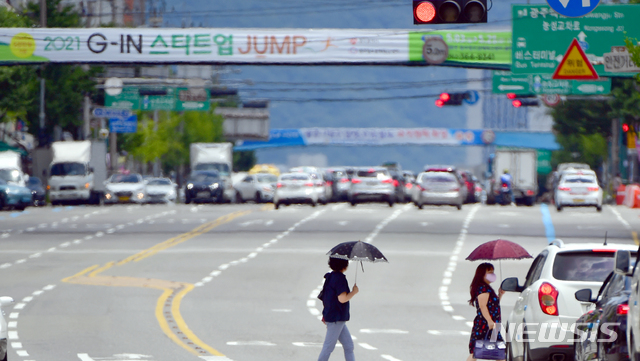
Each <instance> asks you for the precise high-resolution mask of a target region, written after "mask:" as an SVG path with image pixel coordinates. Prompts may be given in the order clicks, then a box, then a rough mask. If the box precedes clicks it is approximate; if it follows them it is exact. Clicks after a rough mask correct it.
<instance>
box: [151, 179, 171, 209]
mask: <svg viewBox="0 0 640 361" xmlns="http://www.w3.org/2000/svg"><path fill="white" fill-rule="evenodd" d="M145 182H146V184H147V199H146V200H147V203H167V202H175V201H176V198H177V197H178V185H177V184H175V183H173V182H172V181H171V179H169V178H147V179H146V180H145Z"/></svg>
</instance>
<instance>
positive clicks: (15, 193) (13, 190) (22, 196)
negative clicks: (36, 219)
mask: <svg viewBox="0 0 640 361" xmlns="http://www.w3.org/2000/svg"><path fill="white" fill-rule="evenodd" d="M31 202H32V199H31V190H30V189H29V188H27V187H22V186H18V185H13V184H8V183H7V182H6V181H5V180H4V179H0V210H1V209H5V208H13V209H17V210H19V211H23V210H24V209H25V208H27V206H30V205H31Z"/></svg>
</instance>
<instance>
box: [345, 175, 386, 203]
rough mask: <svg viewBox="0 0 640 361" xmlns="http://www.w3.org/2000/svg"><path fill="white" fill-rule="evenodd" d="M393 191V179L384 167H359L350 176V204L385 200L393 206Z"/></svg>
mask: <svg viewBox="0 0 640 361" xmlns="http://www.w3.org/2000/svg"><path fill="white" fill-rule="evenodd" d="M395 193H396V189H395V186H394V184H393V179H392V178H391V175H390V174H389V171H388V170H387V169H386V168H381V167H376V168H359V169H356V170H355V172H354V173H353V176H352V177H351V188H350V189H349V202H350V203H351V205H352V206H355V205H356V204H358V203H361V202H385V203H388V204H389V207H393V204H394V203H395V201H396V194H395Z"/></svg>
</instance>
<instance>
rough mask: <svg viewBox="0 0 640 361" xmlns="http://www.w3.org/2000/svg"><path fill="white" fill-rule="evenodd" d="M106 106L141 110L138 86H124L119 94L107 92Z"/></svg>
mask: <svg viewBox="0 0 640 361" xmlns="http://www.w3.org/2000/svg"><path fill="white" fill-rule="evenodd" d="M104 106H105V107H107V108H118V109H131V110H139V109H140V94H139V93H138V88H135V87H126V88H123V89H122V92H120V94H118V95H109V93H107V94H105V96H104Z"/></svg>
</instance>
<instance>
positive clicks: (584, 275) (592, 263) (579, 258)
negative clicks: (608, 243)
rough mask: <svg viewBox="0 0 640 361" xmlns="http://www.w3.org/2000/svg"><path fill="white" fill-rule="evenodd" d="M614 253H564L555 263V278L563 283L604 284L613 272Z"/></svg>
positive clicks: (557, 256) (560, 254)
mask: <svg viewBox="0 0 640 361" xmlns="http://www.w3.org/2000/svg"><path fill="white" fill-rule="evenodd" d="M613 255H614V253H613V252H591V251H586V252H584V251H581V252H562V253H558V254H557V255H556V258H555V260H554V262H553V278H555V279H557V280H561V281H584V282H604V280H605V279H606V278H607V276H608V275H609V273H611V271H613Z"/></svg>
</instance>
